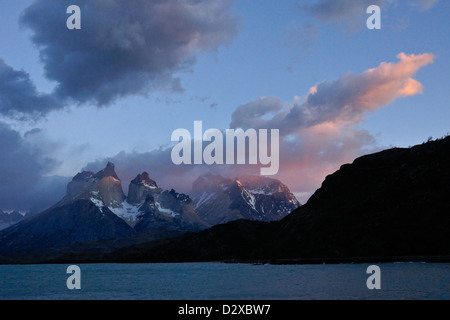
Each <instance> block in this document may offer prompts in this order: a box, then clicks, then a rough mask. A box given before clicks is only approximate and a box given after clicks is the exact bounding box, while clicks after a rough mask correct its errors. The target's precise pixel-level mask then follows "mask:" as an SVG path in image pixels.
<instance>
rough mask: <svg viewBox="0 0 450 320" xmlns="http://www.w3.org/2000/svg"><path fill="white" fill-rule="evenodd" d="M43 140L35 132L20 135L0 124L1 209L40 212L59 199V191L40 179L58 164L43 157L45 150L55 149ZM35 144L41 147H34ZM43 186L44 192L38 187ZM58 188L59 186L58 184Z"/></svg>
mask: <svg viewBox="0 0 450 320" xmlns="http://www.w3.org/2000/svg"><path fill="white" fill-rule="evenodd" d="M44 140H45V139H44V137H43V136H42V132H41V131H40V130H38V129H35V130H31V131H29V132H27V133H26V134H25V135H24V136H22V135H21V134H19V132H17V131H15V130H14V129H12V128H11V127H10V126H9V125H7V124H5V123H3V122H0V141H1V143H0V209H2V210H5V209H6V210H9V209H14V210H28V209H30V208H32V207H35V208H39V209H42V208H43V207H45V206H48V205H50V204H54V203H55V201H57V200H59V199H58V198H57V197H58V196H59V195H60V193H61V191H57V188H55V184H54V183H50V180H51V178H44V177H43V176H44V175H47V174H49V173H50V172H51V171H52V170H53V169H54V168H56V167H57V166H58V165H59V162H57V161H56V160H55V159H52V158H50V157H48V156H46V154H47V153H48V152H47V151H48V150H46V147H48V148H54V147H55V146H54V144H52V143H50V142H46V143H44ZM38 141H40V142H41V144H37V143H36V142H38ZM53 182H56V180H53ZM44 183H45V187H46V188H45V189H44V188H41V187H39V186H42V184H44ZM57 187H58V188H60V187H61V185H60V184H57ZM58 190H59V189H58ZM62 190H63V191H64V188H63V189H62Z"/></svg>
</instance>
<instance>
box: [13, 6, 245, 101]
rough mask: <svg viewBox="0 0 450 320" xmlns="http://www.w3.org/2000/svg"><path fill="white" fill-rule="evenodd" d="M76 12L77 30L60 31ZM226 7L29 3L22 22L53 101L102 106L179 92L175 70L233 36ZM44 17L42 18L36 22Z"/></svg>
mask: <svg viewBox="0 0 450 320" xmlns="http://www.w3.org/2000/svg"><path fill="white" fill-rule="evenodd" d="M73 4H75V5H78V6H79V7H80V8H81V12H82V29H81V30H75V31H74V30H68V29H67V28H66V19H67V17H68V15H67V14H66V8H67V7H68V6H69V5H73ZM231 11H232V10H231V0H216V1H209V0H165V1H162V0H157V1H147V0H134V1H133V5H130V1H129V0H109V1H88V0H59V1H54V0H36V1H34V2H33V4H32V5H31V6H30V7H28V8H27V9H26V10H25V12H24V13H23V15H22V17H21V24H22V25H24V26H26V27H28V28H30V29H31V31H32V34H33V35H32V41H33V43H34V44H35V45H36V46H37V48H38V49H39V53H40V59H41V61H42V62H43V64H44V69H45V75H46V76H47V77H48V78H49V79H51V80H55V81H56V82H57V83H58V86H57V88H56V92H55V94H56V96H58V97H59V98H62V99H65V98H69V99H71V100H73V101H75V102H79V103H85V102H90V103H95V104H97V105H107V104H109V103H111V102H112V101H114V100H115V99H117V98H120V97H123V96H127V95H134V94H146V93H148V92H150V91H151V90H154V89H165V90H169V91H175V92H180V91H182V90H183V88H182V86H181V83H180V79H179V78H177V77H176V76H174V74H175V73H176V72H178V71H183V70H188V69H189V68H191V67H192V66H193V64H194V63H195V59H196V53H198V52H199V51H211V50H217V49H218V48H219V47H220V46H222V45H224V44H228V43H230V42H231V40H232V39H233V37H234V35H235V34H236V32H237V26H238V19H237V18H236V17H235V16H233V15H232V14H231ZM43 17H45V18H43Z"/></svg>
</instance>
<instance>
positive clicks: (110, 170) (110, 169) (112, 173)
mask: <svg viewBox="0 0 450 320" xmlns="http://www.w3.org/2000/svg"><path fill="white" fill-rule="evenodd" d="M107 177H112V178H114V179H116V180H119V181H120V179H119V177H118V176H117V173H116V170H115V165H114V163H112V162H108V163H107V165H106V167H105V169H103V170H101V171H99V172H98V173H97V174H96V175H95V178H97V179H99V180H101V179H103V178H107Z"/></svg>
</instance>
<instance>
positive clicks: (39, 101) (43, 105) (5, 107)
mask: <svg viewBox="0 0 450 320" xmlns="http://www.w3.org/2000/svg"><path fill="white" fill-rule="evenodd" d="M61 107H62V104H61V103H60V102H59V101H58V99H56V98H55V97H54V96H52V95H48V94H42V93H39V92H38V91H37V90H36V87H35V86H34V84H33V82H32V81H31V79H30V76H29V74H28V73H26V72H25V71H23V70H15V69H13V68H12V67H10V66H8V65H7V64H6V63H5V62H4V61H3V59H1V58H0V114H2V115H5V116H8V117H13V118H21V119H26V118H35V117H39V116H41V115H42V114H46V113H48V112H50V111H52V110H55V109H59V108H61Z"/></svg>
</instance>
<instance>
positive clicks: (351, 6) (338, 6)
mask: <svg viewBox="0 0 450 320" xmlns="http://www.w3.org/2000/svg"><path fill="white" fill-rule="evenodd" d="M391 2H392V0H358V1H354V0H318V1H316V2H315V3H313V4H311V5H303V6H300V8H301V9H302V10H303V11H306V12H307V13H309V14H311V15H312V16H314V17H315V18H317V19H319V20H321V21H322V22H324V23H330V24H332V25H337V26H344V27H346V28H348V29H350V30H355V29H358V28H359V27H358V26H360V25H361V26H364V27H365V25H366V24H365V23H363V22H364V21H365V19H367V15H366V10H367V8H368V7H369V6H370V5H378V6H380V7H385V6H387V5H389V4H390V3H391Z"/></svg>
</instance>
